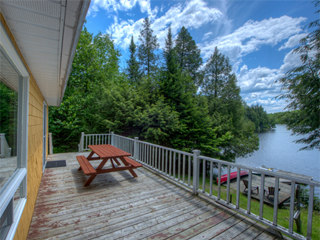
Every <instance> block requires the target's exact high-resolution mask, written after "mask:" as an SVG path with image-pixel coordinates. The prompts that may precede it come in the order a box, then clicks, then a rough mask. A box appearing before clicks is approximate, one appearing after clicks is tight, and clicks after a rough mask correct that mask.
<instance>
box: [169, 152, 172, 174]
mask: <svg viewBox="0 0 320 240" xmlns="http://www.w3.org/2000/svg"><path fill="white" fill-rule="evenodd" d="M169 159H170V160H169V176H170V177H171V176H172V151H170V155H169Z"/></svg>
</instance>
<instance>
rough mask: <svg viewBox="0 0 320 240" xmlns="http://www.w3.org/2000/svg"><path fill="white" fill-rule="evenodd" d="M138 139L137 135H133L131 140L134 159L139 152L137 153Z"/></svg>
mask: <svg viewBox="0 0 320 240" xmlns="http://www.w3.org/2000/svg"><path fill="white" fill-rule="evenodd" d="M138 139H139V137H134V142H133V157H134V158H135V159H138V157H139V153H138V142H137V141H138Z"/></svg>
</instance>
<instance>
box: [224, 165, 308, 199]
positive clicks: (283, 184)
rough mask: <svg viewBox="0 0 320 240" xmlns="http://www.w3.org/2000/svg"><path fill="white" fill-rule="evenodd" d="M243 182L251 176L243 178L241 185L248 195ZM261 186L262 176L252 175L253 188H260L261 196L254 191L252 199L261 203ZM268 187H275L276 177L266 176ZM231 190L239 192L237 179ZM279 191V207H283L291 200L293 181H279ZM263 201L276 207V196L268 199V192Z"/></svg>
mask: <svg viewBox="0 0 320 240" xmlns="http://www.w3.org/2000/svg"><path fill="white" fill-rule="evenodd" d="M278 173H285V174H287V175H294V176H295V177H299V178H301V179H303V180H311V179H312V177H310V176H305V175H301V174H296V173H290V172H285V171H282V170H279V171H278ZM242 180H249V176H244V177H241V183H240V191H241V192H242V193H244V194H247V190H246V191H244V189H245V186H244V183H243V182H242ZM222 185H225V186H226V185H227V183H223V184H222ZM260 185H261V176H260V175H255V174H252V187H259V194H257V192H256V191H253V192H252V193H251V197H252V198H254V199H257V200H258V201H260V191H261V190H262V189H260V188H261V187H260ZM268 187H275V178H274V177H270V176H265V181H264V188H265V189H268ZM230 188H232V189H234V190H237V179H233V180H231V181H230ZM279 189H280V191H279V199H278V205H281V204H283V203H284V202H286V201H287V200H288V199H289V198H290V191H291V181H289V180H287V179H282V178H280V179H279ZM263 201H264V202H265V203H267V204H270V205H274V196H269V197H268V198H267V197H266V192H265V194H264V198H263Z"/></svg>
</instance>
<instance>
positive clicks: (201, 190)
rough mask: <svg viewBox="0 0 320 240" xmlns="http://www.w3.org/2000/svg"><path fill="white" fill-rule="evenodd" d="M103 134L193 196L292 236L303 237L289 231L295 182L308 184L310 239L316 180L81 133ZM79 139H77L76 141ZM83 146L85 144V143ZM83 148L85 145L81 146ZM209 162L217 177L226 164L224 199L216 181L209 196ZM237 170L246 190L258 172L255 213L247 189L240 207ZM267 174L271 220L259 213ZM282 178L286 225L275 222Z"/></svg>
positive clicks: (113, 136) (319, 184)
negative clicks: (286, 192)
mask: <svg viewBox="0 0 320 240" xmlns="http://www.w3.org/2000/svg"><path fill="white" fill-rule="evenodd" d="M99 135H100V136H102V135H106V136H108V143H109V144H111V145H113V146H115V147H117V148H120V149H122V150H124V151H126V152H129V153H131V155H132V157H133V158H134V159H135V160H136V161H138V162H140V163H142V164H143V165H144V166H147V167H148V168H150V169H152V170H154V171H156V172H158V173H159V174H162V175H164V176H166V177H169V178H171V179H172V180H173V181H176V182H179V183H180V184H183V185H184V186H186V187H188V188H190V189H192V190H193V193H194V194H195V195H197V194H201V195H204V196H206V197H209V198H211V199H213V200H214V201H216V202H218V203H220V204H222V205H224V206H226V207H228V208H230V209H233V210H234V211H237V212H239V213H241V214H243V215H245V216H247V217H249V218H252V219H254V220H255V221H258V222H261V223H263V224H265V225H267V226H269V227H271V228H273V229H275V230H276V231H281V232H283V233H285V234H287V235H289V236H290V237H292V238H294V239H306V238H305V237H304V236H302V235H300V234H298V233H296V232H294V231H293V221H294V206H295V185H296V184H297V183H299V184H300V183H302V184H306V185H309V207H308V226H307V239H311V234H312V217H313V199H314V188H315V187H320V182H318V181H314V180H306V179H302V178H299V177H295V176H292V175H287V174H286V173H278V172H270V171H267V170H263V169H260V168H254V167H249V166H244V165H241V164H236V163H231V162H227V161H223V160H219V159H214V158H210V157H206V156H201V155H200V151H199V150H193V153H188V152H184V151H181V150H176V149H172V148H168V147H164V146H161V145H157V144H153V143H148V142H144V141H141V140H138V137H135V138H134V139H132V138H128V137H124V136H120V135H116V134H114V133H113V132H112V133H111V134H84V136H86V137H87V138H88V137H95V139H96V140H97V137H98V136H99ZM80 142H81V141H80ZM85 145H86V146H87V143H86V144H85ZM84 150H85V148H84ZM201 163H202V166H203V168H202V169H200V164H201ZM207 164H209V165H210V168H209V169H210V173H209V175H210V189H209V193H208V192H206V191H205V186H206V183H205V178H202V179H203V180H202V183H200V175H201V173H202V176H205V175H206V174H207V173H206V171H207V169H206V167H205V166H207ZM213 164H215V165H216V166H218V178H219V179H220V177H221V169H222V166H227V172H228V173H227V175H228V178H227V188H226V190H227V193H226V200H223V199H221V190H222V186H221V181H218V193H217V196H214V195H213V191H212V189H213V181H212V179H213V171H212V169H213ZM232 167H233V168H236V169H237V178H236V179H237V184H236V188H237V189H236V204H235V205H234V204H232V203H231V194H230V192H231V190H230V179H231V178H230V171H231V168H232ZM241 169H245V170H248V172H249V173H248V175H249V179H248V189H251V187H252V174H253V173H252V172H257V173H260V174H261V184H260V193H259V194H260V195H259V196H260V200H259V201H260V208H259V215H256V214H253V213H252V212H251V191H248V194H247V208H246V209H243V208H241V207H240V204H239V203H240V192H241V191H240V171H241ZM266 175H269V176H271V177H274V179H275V196H274V213H273V221H269V220H267V219H266V218H264V216H263V207H264V200H263V199H264V190H263V189H264V182H265V176H266ZM280 179H286V180H289V181H290V183H291V187H290V216H289V227H288V228H284V227H283V226H279V225H278V223H277V221H278V194H279V180H280Z"/></svg>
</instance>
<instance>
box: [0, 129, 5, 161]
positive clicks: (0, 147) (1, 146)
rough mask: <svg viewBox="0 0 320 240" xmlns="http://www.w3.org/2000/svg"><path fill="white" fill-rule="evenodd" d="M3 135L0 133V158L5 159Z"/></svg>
mask: <svg viewBox="0 0 320 240" xmlns="http://www.w3.org/2000/svg"><path fill="white" fill-rule="evenodd" d="M5 135H6V134H5V133H0V157H5V149H4V139H5Z"/></svg>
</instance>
